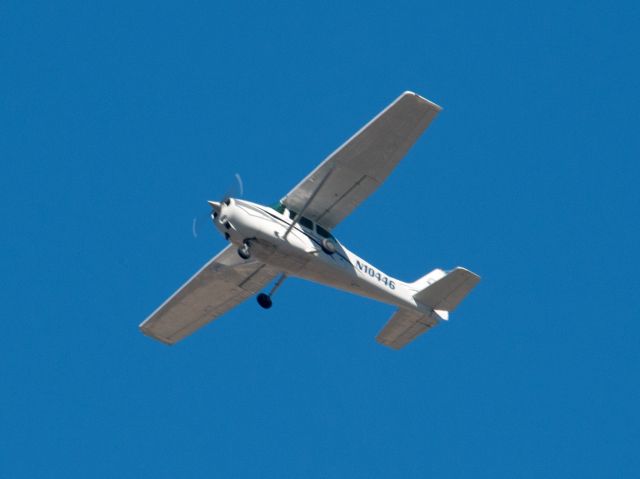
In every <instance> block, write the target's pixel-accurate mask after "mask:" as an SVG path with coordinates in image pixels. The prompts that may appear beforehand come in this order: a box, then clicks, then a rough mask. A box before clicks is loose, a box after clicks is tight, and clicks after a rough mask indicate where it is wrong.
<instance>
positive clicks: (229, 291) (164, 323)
mask: <svg viewBox="0 0 640 479" xmlns="http://www.w3.org/2000/svg"><path fill="white" fill-rule="evenodd" d="M277 273H278V272H277V271H275V270H273V269H272V268H270V267H268V266H267V265H265V264H263V263H259V262H255V261H247V262H245V261H242V260H241V259H240V258H239V257H238V255H237V254H236V252H235V250H234V249H233V248H232V247H231V246H228V247H227V248H225V249H224V250H222V252H220V253H219V254H218V255H217V256H216V257H214V258H213V259H211V260H210V261H209V262H208V263H207V264H206V265H204V267H202V269H200V271H198V272H197V273H196V274H195V275H194V276H193V277H191V279H189V281H187V282H186V283H185V284H184V285H183V286H182V287H181V288H180V289H178V291H176V292H175V293H174V294H173V295H172V296H171V297H170V298H169V299H167V300H166V301H165V302H164V303H163V304H162V305H161V306H160V307H159V308H158V309H157V310H156V311H154V312H153V313H152V314H151V315H150V316H149V317H148V318H147V319H146V320H145V321H144V322H143V323H142V324H140V330H141V331H142V332H143V333H144V334H146V335H147V336H151V337H152V338H155V339H157V340H159V341H161V342H163V343H165V344H174V343H176V342H178V341H180V340H181V339H183V338H185V337H186V336H188V335H189V334H191V333H193V332H194V331H195V330H197V329H198V328H200V327H202V326H204V325H205V324H207V323H209V322H210V321H212V320H214V319H216V318H218V317H219V316H221V315H222V314H224V313H225V312H227V311H229V310H230V309H231V308H233V307H235V306H237V305H238V304H240V303H241V302H242V301H244V300H245V299H247V298H248V297H250V296H252V295H254V294H255V293H256V292H258V291H260V289H262V288H263V287H264V286H265V285H266V284H267V283H268V282H269V281H271V280H272V279H273V278H274V277H275V276H276V275H277Z"/></svg>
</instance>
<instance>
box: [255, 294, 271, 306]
mask: <svg viewBox="0 0 640 479" xmlns="http://www.w3.org/2000/svg"><path fill="white" fill-rule="evenodd" d="M256 299H257V300H258V304H259V305H260V306H261V307H262V308H264V309H269V308H270V307H271V306H273V302H272V301H271V296H269V295H268V294H264V293H260V294H259V295H258V297H257V298H256Z"/></svg>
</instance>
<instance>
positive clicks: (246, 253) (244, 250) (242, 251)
mask: <svg viewBox="0 0 640 479" xmlns="http://www.w3.org/2000/svg"><path fill="white" fill-rule="evenodd" d="M238 256H240V257H241V258H242V259H249V258H251V250H250V249H249V241H247V240H245V242H244V243H243V244H242V246H240V248H238Z"/></svg>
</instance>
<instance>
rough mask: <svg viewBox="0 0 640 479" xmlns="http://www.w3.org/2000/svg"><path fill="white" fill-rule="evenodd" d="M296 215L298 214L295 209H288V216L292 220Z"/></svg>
mask: <svg viewBox="0 0 640 479" xmlns="http://www.w3.org/2000/svg"><path fill="white" fill-rule="evenodd" d="M296 216H298V213H296V212H295V211H292V210H289V218H291V219H292V220H293V219H295V217H296Z"/></svg>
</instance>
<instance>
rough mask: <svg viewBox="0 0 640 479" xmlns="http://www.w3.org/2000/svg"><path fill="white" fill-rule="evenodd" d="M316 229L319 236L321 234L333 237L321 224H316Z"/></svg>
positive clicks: (324, 236)
mask: <svg viewBox="0 0 640 479" xmlns="http://www.w3.org/2000/svg"><path fill="white" fill-rule="evenodd" d="M316 231H317V232H318V234H319V235H320V236H322V237H323V238H333V236H332V235H331V233H329V232H328V231H327V230H326V229H324V228H323V227H322V226H320V225H316Z"/></svg>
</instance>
